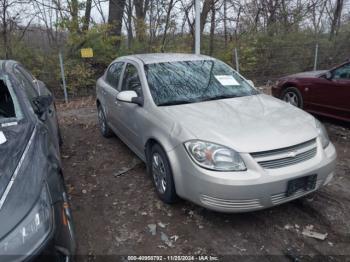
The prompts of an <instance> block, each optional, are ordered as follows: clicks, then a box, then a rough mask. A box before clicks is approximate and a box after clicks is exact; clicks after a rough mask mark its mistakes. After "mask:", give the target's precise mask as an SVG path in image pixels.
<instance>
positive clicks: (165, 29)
mask: <svg viewBox="0 0 350 262" xmlns="http://www.w3.org/2000/svg"><path fill="white" fill-rule="evenodd" d="M173 4H174V0H170V3H169V7H168V11H167V14H166V19H165V26H164V33H163V38H162V48H161V51H162V52H164V50H165V41H166V34H167V31H168V27H169V21H170V14H171V10H172V9H173Z"/></svg>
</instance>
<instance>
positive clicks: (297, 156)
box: [251, 139, 317, 169]
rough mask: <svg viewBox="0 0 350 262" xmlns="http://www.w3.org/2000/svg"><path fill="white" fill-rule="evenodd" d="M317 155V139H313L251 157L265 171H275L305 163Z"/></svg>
mask: <svg viewBox="0 0 350 262" xmlns="http://www.w3.org/2000/svg"><path fill="white" fill-rule="evenodd" d="M316 153H317V144H316V139H312V140H309V141H306V142H304V143H301V144H298V145H295V146H290V147H285V148H281V149H275V150H270V151H264V152H257V153H251V156H252V157H253V158H254V159H255V160H256V161H257V162H258V164H259V165H260V166H261V167H263V168H265V169H275V168H282V167H286V166H290V165H295V164H298V163H301V162H304V161H306V160H309V159H311V158H313V157H314V156H315V155H316Z"/></svg>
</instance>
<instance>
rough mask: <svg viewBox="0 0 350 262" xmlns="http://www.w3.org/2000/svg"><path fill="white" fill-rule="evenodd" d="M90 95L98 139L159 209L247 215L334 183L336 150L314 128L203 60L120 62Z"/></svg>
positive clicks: (150, 57) (162, 57) (303, 116)
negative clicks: (143, 175)
mask: <svg viewBox="0 0 350 262" xmlns="http://www.w3.org/2000/svg"><path fill="white" fill-rule="evenodd" d="M96 89H97V90H96V92H97V108H98V117H99V125H100V129H101V132H102V134H103V136H105V137H109V136H111V135H112V134H113V133H115V134H116V135H117V136H118V137H119V138H120V139H121V140H122V141H124V142H125V144H127V145H128V146H129V148H130V149H131V150H132V151H133V152H135V154H136V155H138V156H139V157H140V158H141V159H142V160H143V161H144V162H145V163H146V165H147V170H148V172H149V173H150V175H151V177H152V179H153V182H154V185H155V188H156V192H157V194H158V196H159V197H160V199H161V200H163V201H164V202H165V203H173V202H175V201H176V200H177V199H178V197H180V198H184V199H188V200H190V201H192V202H194V203H197V204H198V205H201V206H204V207H206V208H209V209H213V210H217V211H223V212H244V211H253V210H258V209H263V208H267V207H271V206H274V205H278V204H281V203H285V202H287V201H290V200H293V199H296V198H299V197H302V196H304V195H306V194H309V193H311V192H314V191H315V190H317V189H319V188H320V187H322V186H324V185H326V184H327V183H329V182H330V180H331V179H332V177H333V175H334V170H335V161H336V151H335V148H334V146H333V144H332V143H331V142H330V141H329V138H328V135H327V132H326V130H325V128H324V127H323V125H322V124H321V123H320V122H318V121H317V120H316V119H315V118H314V117H313V116H311V115H310V114H308V113H306V112H304V111H302V110H300V109H298V108H296V107H294V106H291V105H289V104H287V103H285V102H283V101H280V100H278V99H275V98H273V97H271V96H268V95H265V94H262V93H260V92H259V91H257V90H256V89H255V88H254V86H253V84H252V82H251V81H249V80H246V79H245V78H244V77H242V76H241V75H240V74H239V73H237V72H236V71H235V70H233V69H232V68H231V67H230V66H228V65H227V64H225V63H223V62H221V61H219V60H217V59H214V58H212V57H208V56H203V55H191V54H143V55H131V56H125V57H120V58H118V59H116V60H114V61H113V62H112V63H111V64H110V66H109V67H108V68H107V70H106V72H105V74H104V75H103V76H102V77H101V78H100V79H99V80H98V81H97V85H96Z"/></svg>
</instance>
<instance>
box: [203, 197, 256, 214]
mask: <svg viewBox="0 0 350 262" xmlns="http://www.w3.org/2000/svg"><path fill="white" fill-rule="evenodd" d="M200 200H201V202H202V203H203V204H205V205H207V206H212V207H214V208H222V209H223V208H225V209H227V210H232V211H233V210H244V209H253V208H256V209H258V208H261V207H262V205H261V204H260V201H259V199H234V200H233V199H221V198H216V197H211V196H207V195H201V196H200Z"/></svg>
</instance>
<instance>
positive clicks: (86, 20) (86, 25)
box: [82, 0, 92, 32]
mask: <svg viewBox="0 0 350 262" xmlns="http://www.w3.org/2000/svg"><path fill="white" fill-rule="evenodd" d="M91 4H92V0H87V1H86V6H85V15H84V21H83V27H82V30H83V32H84V31H87V30H89V25H90V18H91Z"/></svg>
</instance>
